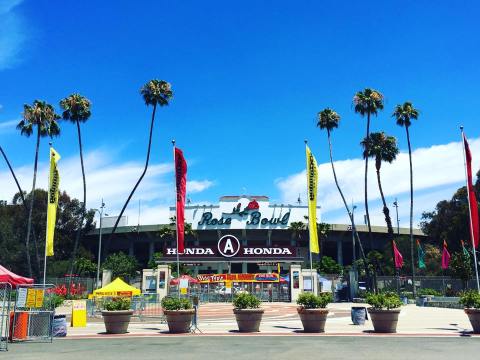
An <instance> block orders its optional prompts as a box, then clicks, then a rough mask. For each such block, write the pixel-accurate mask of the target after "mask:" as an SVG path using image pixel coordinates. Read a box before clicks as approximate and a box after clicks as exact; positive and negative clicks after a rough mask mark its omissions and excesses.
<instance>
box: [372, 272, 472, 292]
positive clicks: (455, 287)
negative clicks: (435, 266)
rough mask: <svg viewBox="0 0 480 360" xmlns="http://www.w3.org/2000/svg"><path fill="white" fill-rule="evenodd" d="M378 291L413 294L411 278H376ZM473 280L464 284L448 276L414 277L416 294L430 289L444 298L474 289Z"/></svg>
mask: <svg viewBox="0 0 480 360" xmlns="http://www.w3.org/2000/svg"><path fill="white" fill-rule="evenodd" d="M377 287H378V290H390V291H395V292H396V291H397V287H398V288H399V289H400V292H411V293H413V283H412V278H411V277H408V276H400V277H398V278H397V277H395V276H378V277H377ZM476 288H477V285H476V282H475V280H470V281H468V282H464V281H462V280H460V279H453V278H451V277H449V276H416V277H415V289H416V291H417V293H418V292H419V291H422V289H432V290H435V291H436V292H438V293H440V294H443V295H445V296H452V297H454V296H458V294H459V293H460V292H462V291H463V290H466V289H476Z"/></svg>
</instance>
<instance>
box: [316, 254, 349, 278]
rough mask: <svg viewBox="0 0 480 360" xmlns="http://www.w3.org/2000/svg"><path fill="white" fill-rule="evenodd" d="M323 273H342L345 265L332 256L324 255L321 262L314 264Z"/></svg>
mask: <svg viewBox="0 0 480 360" xmlns="http://www.w3.org/2000/svg"><path fill="white" fill-rule="evenodd" d="M314 267H315V268H316V269H317V271H318V272H320V273H321V274H329V275H330V274H331V275H341V274H342V273H343V267H342V266H341V265H340V264H338V263H337V262H336V261H335V260H334V259H332V258H331V257H330V256H322V258H321V259H320V261H319V262H316V263H315V266H314Z"/></svg>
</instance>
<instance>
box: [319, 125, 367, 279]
mask: <svg viewBox="0 0 480 360" xmlns="http://www.w3.org/2000/svg"><path fill="white" fill-rule="evenodd" d="M327 136H328V148H329V151H330V164H331V165H332V172H333V178H334V180H335V185H336V186H337V189H338V192H339V193H340V196H341V197H342V201H343V205H344V206H345V209H346V210H347V213H348V217H349V218H350V222H351V223H352V230H353V232H354V234H355V237H356V239H357V242H358V245H359V247H360V252H361V254H362V259H363V263H364V265H365V269H366V273H367V277H368V278H369V277H370V275H369V271H368V266H367V262H366V258H365V252H364V251H363V246H362V242H361V241H360V236H359V235H358V232H357V229H356V227H355V222H354V221H353V215H352V213H351V212H350V208H349V207H348V204H347V201H346V200H345V196H344V195H343V191H342V189H341V188H340V185H339V184H338V180H337V173H336V171H335V165H334V164H333V155H332V141H331V139H330V130H329V129H327Z"/></svg>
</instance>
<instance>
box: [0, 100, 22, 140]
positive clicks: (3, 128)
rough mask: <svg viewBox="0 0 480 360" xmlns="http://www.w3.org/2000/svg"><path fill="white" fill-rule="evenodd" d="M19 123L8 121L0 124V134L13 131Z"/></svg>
mask: <svg viewBox="0 0 480 360" xmlns="http://www.w3.org/2000/svg"><path fill="white" fill-rule="evenodd" d="M0 109H1V105H0ZM19 121H20V120H9V121H2V122H0V134H5V133H8V132H11V131H13V130H15V128H16V126H17V124H18V122H19Z"/></svg>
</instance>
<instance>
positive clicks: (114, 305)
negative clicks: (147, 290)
mask: <svg viewBox="0 0 480 360" xmlns="http://www.w3.org/2000/svg"><path fill="white" fill-rule="evenodd" d="M103 307H104V309H105V310H107V311H119V310H130V299H129V298H121V297H118V298H112V299H111V300H107V301H105V302H104V303H103Z"/></svg>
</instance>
